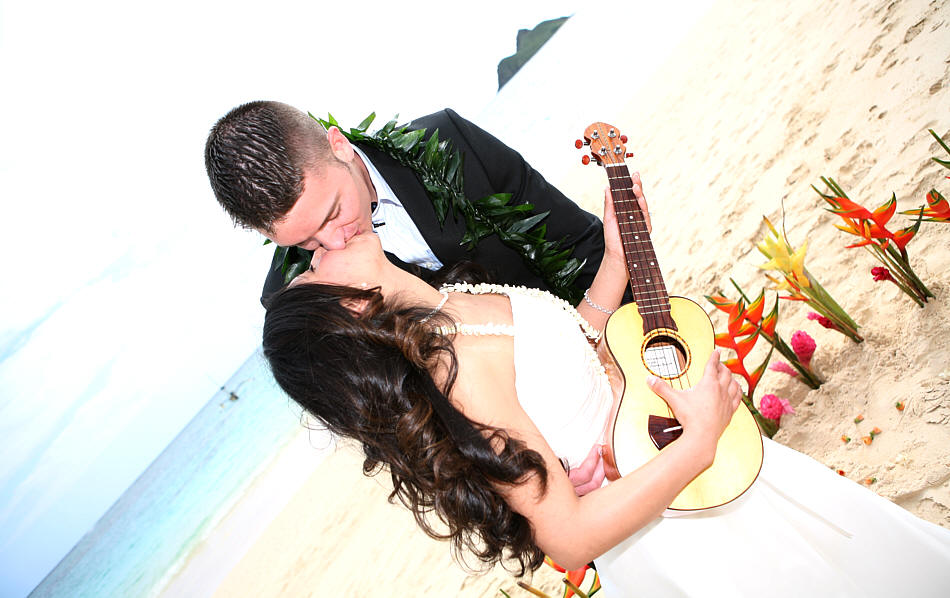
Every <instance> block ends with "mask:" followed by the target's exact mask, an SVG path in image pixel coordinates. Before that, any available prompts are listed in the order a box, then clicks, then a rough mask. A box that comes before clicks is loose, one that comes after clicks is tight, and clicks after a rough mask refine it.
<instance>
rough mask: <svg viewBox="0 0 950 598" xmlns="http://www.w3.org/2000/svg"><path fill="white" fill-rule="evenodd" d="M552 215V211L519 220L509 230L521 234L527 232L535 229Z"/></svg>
mask: <svg viewBox="0 0 950 598" xmlns="http://www.w3.org/2000/svg"><path fill="white" fill-rule="evenodd" d="M550 213H551V212H550V211H547V212H541V213H540V214H535V215H534V216H530V217H528V218H525V219H523V220H519V221H518V222H516V223H515V224H514V225H513V226H512V227H511V228H510V229H509V230H511V231H513V232H519V233H523V232H527V231H529V230H531V229H532V228H534V226H535V225H536V224H538V223H539V222H541V221H542V220H544V219H545V218H547V217H548V214H550Z"/></svg>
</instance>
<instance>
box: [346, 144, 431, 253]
mask: <svg viewBox="0 0 950 598" xmlns="http://www.w3.org/2000/svg"><path fill="white" fill-rule="evenodd" d="M353 149H354V150H356V153H357V155H358V156H359V157H360V158H361V159H362V160H363V164H365V165H366V171H367V172H368V173H369V180H370V182H371V183H373V187H374V188H375V189H376V199H377V204H376V209H375V210H373V230H374V231H375V232H376V234H377V235H379V242H380V243H381V244H382V246H383V249H384V250H385V251H388V252H390V253H392V254H394V255H395V256H396V257H398V258H399V259H401V260H402V261H404V262H406V263H407V264H417V265H419V266H422V267H423V268H426V269H428V270H438V269H439V268H441V267H442V262H441V261H439V258H437V257H436V256H435V254H434V253H433V252H432V249H431V248H430V247H429V244H428V243H426V240H425V239H424V238H423V236H422V233H420V232H419V227H417V226H416V223H415V222H413V221H412V218H410V217H409V213H408V212H406V208H404V207H403V205H402V202H401V201H399V198H398V197H396V193H395V192H394V191H393V190H392V188H391V187H390V186H389V183H387V182H386V179H384V178H383V175H382V174H380V172H379V170H377V169H376V166H374V165H373V163H372V162H371V161H370V159H369V158H368V157H367V156H366V154H365V153H363V151H362V150H361V149H360V148H358V147H356V146H355V145H354V146H353Z"/></svg>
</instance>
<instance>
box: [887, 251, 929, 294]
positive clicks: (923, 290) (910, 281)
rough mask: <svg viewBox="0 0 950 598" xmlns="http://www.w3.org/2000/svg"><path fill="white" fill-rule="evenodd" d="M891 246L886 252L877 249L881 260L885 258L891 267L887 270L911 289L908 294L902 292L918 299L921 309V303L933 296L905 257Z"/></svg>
mask: <svg viewBox="0 0 950 598" xmlns="http://www.w3.org/2000/svg"><path fill="white" fill-rule="evenodd" d="M893 245H894V244H893V243H890V244H888V246H887V250H886V251H884V250H881V249H880V248H878V251H880V253H881V255H882V257H883V258H886V259H887V260H888V261H889V262H890V264H891V267H890V268H888V269H889V270H892V271H897V272H898V273H899V274H900V276H901V277H902V278H903V279H904V283H905V284H906V285H907V286H908V287H909V288H910V289H911V291H910V292H908V291H907V290H904V292H905V293H907V294H908V295H911V296H912V297H916V298H917V299H919V301H918V303H919V304H920V306H921V307H923V303H925V302H926V301H927V299H928V298H930V297H933V296H934V294H933V293H931V292H930V289H928V288H927V286H926V285H925V284H924V283H923V281H921V280H920V279H919V278H918V277H917V274H916V273H915V272H914V269H913V268H911V267H910V262H909V261H908V260H907V257H906V256H905V255H903V254H901V253H899V252H898V251H897V250H895V249H894V248H893ZM882 261H884V260H882Z"/></svg>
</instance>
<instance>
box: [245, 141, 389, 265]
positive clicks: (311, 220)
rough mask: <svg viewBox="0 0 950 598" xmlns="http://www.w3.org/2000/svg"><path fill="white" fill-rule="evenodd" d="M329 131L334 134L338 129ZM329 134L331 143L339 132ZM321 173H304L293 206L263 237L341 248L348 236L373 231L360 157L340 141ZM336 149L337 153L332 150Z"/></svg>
mask: <svg viewBox="0 0 950 598" xmlns="http://www.w3.org/2000/svg"><path fill="white" fill-rule="evenodd" d="M333 133H336V134H338V133H339V132H338V131H335V132H333ZM333 133H331V135H329V139H330V141H331V144H333V143H334V141H338V140H339V138H341V137H342V135H338V137H335V136H334V134H333ZM343 142H344V143H343V144H340V143H337V144H336V146H334V147H335V151H334V153H335V154H336V156H337V158H338V160H336V161H331V163H330V164H328V165H327V166H326V167H325V168H324V169H323V172H322V173H319V174H318V173H316V172H309V173H306V174H304V177H303V181H304V186H303V193H301V194H300V197H299V198H298V199H297V203H295V204H294V207H293V208H291V209H290V211H289V212H287V215H286V216H285V217H284V219H283V220H281V221H280V222H276V223H274V225H273V230H272V231H270V232H266V231H261V232H262V233H264V236H266V237H267V238H269V239H270V240H271V241H273V242H275V243H277V244H278V245H280V246H282V247H290V246H292V245H296V246H297V247H301V248H303V249H309V250H314V249H317V248H318V247H323V248H324V249H327V250H330V251H332V250H335V249H343V248H344V247H346V242H347V241H349V240H350V239H351V238H352V237H354V236H356V235H358V234H360V233H365V232H370V231H372V230H373V222H372V210H371V207H370V206H371V204H372V202H374V201H376V190H375V189H374V188H373V185H372V183H371V182H370V180H369V174H368V173H367V172H366V167H365V166H363V162H362V160H360V158H359V156H358V155H356V153H355V152H354V151H353V148H352V147H350V146H349V143H348V142H345V139H344V140H343ZM336 149H339V152H337V151H336Z"/></svg>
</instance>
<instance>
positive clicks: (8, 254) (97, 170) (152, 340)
mask: <svg viewBox="0 0 950 598" xmlns="http://www.w3.org/2000/svg"><path fill="white" fill-rule="evenodd" d="M709 3H710V0H694V1H693V2H692V5H694V6H696V7H697V8H699V7H705V6H707V5H708V4H709ZM470 4H471V5H463V4H459V3H448V2H422V1H408V2H402V3H389V2H387V3H383V2H378V3H377V2H363V3H356V2H349V3H346V2H342V3H337V2H335V3H323V2H316V1H313V0H310V1H298V2H288V1H280V0H275V1H272V2H270V3H268V4H267V7H266V9H265V8H264V5H263V3H259V2H254V3H252V2H243V1H240V0H232V1H228V2H223V1H217V0H214V1H207V2H195V1H191V2H182V1H179V0H169V1H167V2H163V3H159V4H153V5H147V6H145V5H141V3H134V2H127V1H124V2H120V1H114V2H110V1H105V0H88V1H85V2H67V1H55V0H54V1H51V2H42V1H36V2H22V1H19V2H17V1H12V0H0V82H2V83H0V85H2V86H3V92H2V93H0V203H2V212H0V213H2V215H3V223H4V224H5V226H4V227H3V228H4V231H3V235H2V236H0V266H2V270H0V272H2V276H3V280H4V283H5V284H4V288H3V292H2V293H0V438H3V439H4V443H3V444H2V445H0V597H6V596H23V595H25V594H26V593H28V592H29V591H30V590H31V589H32V588H33V587H34V586H35V585H36V584H37V583H38V582H39V581H40V580H41V579H42V578H43V577H44V576H45V575H46V573H48V572H49V571H50V570H51V569H52V568H53V567H54V566H55V565H56V563H58V562H59V560H60V559H61V558H62V557H63V556H65V554H66V553H67V552H68V551H69V550H70V549H71V548H72V546H73V545H74V544H75V543H76V542H77V541H78V540H79V538H80V537H81V536H82V535H83V534H84V533H85V532H87V531H88V530H89V529H91V528H92V526H93V525H94V524H95V522H96V520H97V519H98V518H99V517H100V516H101V515H102V514H103V513H104V512H105V511H106V510H107V509H108V508H109V506H110V505H111V504H112V503H113V502H114V501H115V500H116V499H117V498H118V497H119V495H120V494H121V493H122V492H123V491H124V490H125V489H126V488H127V487H128V486H129V484H131V483H132V482H133V481H134V480H135V478H136V477H137V476H138V475H139V474H140V473H141V472H142V471H143V470H144V469H145V468H146V467H147V466H148V464H149V463H151V461H152V460H153V459H154V458H155V457H156V456H157V455H158V454H159V453H160V452H161V451H162V450H163V449H164V448H165V446H166V445H167V444H168V443H169V442H170V441H171V440H172V439H173V438H174V437H175V435H176V434H177V433H178V432H179V431H180V430H181V428H182V427H183V426H184V425H185V424H187V423H188V421H189V420H190V419H191V418H192V417H193V416H194V414H195V413H196V412H197V411H198V410H199V409H200V408H201V407H202V406H203V405H204V404H205V403H207V401H208V400H209V399H210V398H211V397H212V395H213V394H214V393H215V392H216V391H217V390H218V389H219V388H220V387H221V386H222V384H224V383H225V381H227V380H228V378H230V377H231V375H232V373H233V372H234V371H235V370H236V369H237V368H238V367H239V366H240V365H241V364H242V363H243V362H244V361H245V360H246V359H247V358H248V356H249V355H250V354H251V353H252V352H253V351H254V349H255V348H256V347H257V346H258V345H259V344H260V327H261V323H262V320H263V308H262V307H261V306H260V303H259V301H258V297H259V292H260V286H261V283H262V280H263V273H264V272H265V270H266V267H267V265H268V264H269V261H270V255H271V250H270V249H269V248H265V247H262V246H261V241H262V239H261V237H260V236H259V235H257V234H256V233H250V232H246V231H242V230H240V229H235V228H234V227H233V226H232V224H231V222H230V220H229V219H228V217H227V216H226V215H225V214H224V212H223V211H222V210H221V209H220V208H219V207H218V205H217V203H216V202H215V201H214V200H213V195H212V194H211V190H210V187H209V185H208V182H207V179H206V176H205V173H204V165H203V155H202V151H203V147H204V141H205V136H206V134H207V132H208V130H209V128H210V127H211V125H212V124H214V122H215V121H216V120H217V119H218V118H219V117H221V116H222V115H223V114H224V113H225V112H227V111H228V110H229V109H231V108H232V107H234V106H236V105H239V104H241V103H244V102H246V101H250V100H256V99H276V100H281V101H284V102H287V103H290V104H292V105H295V106H297V107H299V108H301V109H303V110H308V111H311V112H313V113H314V114H316V115H319V116H324V115H326V113H327V112H331V113H332V114H333V115H334V116H335V117H336V118H337V120H338V121H340V122H341V123H343V124H347V125H356V124H358V123H359V122H360V121H361V120H362V119H363V117H365V116H366V115H368V114H369V113H370V112H373V111H375V112H377V114H378V119H379V120H378V121H377V124H382V123H384V122H385V121H387V120H389V119H390V118H391V117H393V116H395V115H397V114H398V115H400V117H401V118H400V120H401V121H408V120H410V119H411V118H412V117H415V116H420V115H423V114H428V113H431V112H434V111H436V110H439V109H441V108H444V107H446V106H451V107H452V108H454V109H455V110H457V111H458V112H459V113H460V114H461V115H462V116H465V117H468V118H470V119H473V120H475V121H476V122H477V123H478V124H481V125H482V126H484V127H486V128H488V129H489V130H490V131H492V132H493V133H495V134H496V135H498V136H499V137H501V138H502V139H503V140H504V141H506V142H508V143H509V144H511V145H512V146H513V147H515V148H517V149H519V150H521V151H522V152H523V153H524V154H525V156H526V157H528V159H529V161H533V160H534V157H535V156H537V155H539V154H540V153H541V152H550V148H551V146H552V145H554V144H555V142H556V143H558V144H560V146H563V148H564V151H563V152H560V153H559V154H558V155H559V159H563V160H565V161H570V162H571V163H574V164H576V162H577V160H578V155H577V152H576V151H575V150H574V148H573V139H574V138H575V137H576V136H579V134H580V132H581V131H582V127H580V128H578V130H576V131H571V132H569V133H567V134H564V133H561V132H556V133H555V132H554V131H553V130H552V129H551V127H549V126H548V124H549V122H550V121H549V120H546V119H545V118H543V117H542V118H538V119H536V122H533V124H532V125H531V126H528V125H527V124H525V123H524V122H523V121H519V120H518V119H517V118H516V117H513V116H511V115H510V114H509V115H506V114H502V112H501V111H499V110H494V109H493V107H494V106H495V105H496V104H497V102H498V101H499V98H501V97H503V96H504V95H505V94H506V93H519V92H518V89H519V88H521V89H522V90H525V89H527V91H522V92H521V93H526V94H528V95H531V96H535V95H536V96H537V97H546V98H547V101H546V102H545V104H546V105H545V106H539V107H538V108H539V109H540V108H544V109H547V110H554V109H557V110H561V111H572V112H577V113H578V114H579V118H581V119H582V120H583V124H584V125H586V124H588V122H590V121H593V120H601V119H604V120H606V119H607V117H609V115H603V116H602V115H601V113H600V112H598V110H599V107H598V106H597V101H598V100H597V99H596V94H590V93H588V92H589V91H591V90H589V89H585V87H584V83H583V82H586V81H587V79H586V77H585V76H584V75H585V73H584V72H583V69H581V68H575V69H574V70H575V71H577V73H575V74H576V75H577V76H578V78H579V80H578V81H571V82H568V81H561V80H557V81H552V80H551V77H550V76H549V75H548V74H547V73H546V72H540V71H537V72H535V71H532V68H533V67H532V64H531V63H529V64H528V65H527V66H526V67H525V68H524V69H523V70H522V72H521V73H519V75H518V76H517V77H515V78H514V79H513V80H512V81H511V82H510V83H509V84H508V86H506V88H505V90H503V92H502V93H501V94H498V95H497V96H496V89H497V71H496V68H497V64H498V62H499V61H500V60H501V59H502V58H504V57H506V56H509V55H511V54H513V53H514V51H515V37H516V34H517V31H518V29H520V28H531V27H534V26H535V25H536V24H537V23H539V22H541V21H543V20H546V19H550V18H556V17H560V16H567V15H570V14H572V13H575V11H577V13H578V14H577V16H576V17H575V19H572V21H568V23H567V24H565V26H564V29H563V30H562V31H567V30H569V29H570V28H572V27H573V28H575V31H574V33H573V34H572V36H573V37H572V38H571V39H574V40H577V39H583V40H584V41H585V44H584V45H581V46H580V47H577V46H576V45H574V44H572V45H565V44H564V43H560V44H559V43H558V36H557V35H556V36H555V37H554V38H553V39H552V41H551V43H550V44H549V45H548V46H546V47H545V48H544V49H542V52H550V53H552V58H551V59H552V60H554V61H557V63H558V64H564V63H565V61H572V64H574V65H577V64H578V63H579V64H581V65H584V67H585V68H586V65H588V64H589V65H590V68H593V67H594V66H595V65H596V62H597V61H596V60H595V58H596V52H597V51H599V50H597V49H596V48H595V47H594V46H590V45H586V41H587V36H588V35H590V36H592V37H591V38H590V41H591V42H593V41H594V40H595V37H593V36H596V35H598V34H599V33H601V31H600V30H599V29H598V27H600V25H601V23H604V27H605V29H604V31H603V32H602V33H609V34H610V35H609V36H607V37H608V38H609V39H610V40H618V39H621V38H622V39H624V40H625V41H622V42H619V43H620V44H621V45H620V46H617V47H616V49H615V47H614V45H613V44H615V43H618V42H616V41H611V42H610V44H611V45H610V50H611V52H614V51H621V52H622V53H623V56H625V57H633V56H653V57H656V56H658V55H662V53H663V51H664V50H665V49H668V48H667V46H672V45H674V44H675V43H676V42H677V40H678V38H677V36H678V35H684V34H685V33H684V32H685V31H687V30H688V27H687V26H686V23H685V20H686V19H685V18H684V14H688V11H684V9H683V6H682V4H677V5H676V6H675V7H671V8H669V9H662V8H659V7H658V5H657V6H654V5H653V3H649V2H640V3H636V8H629V6H633V4H629V5H628V4H625V5H624V6H625V7H626V8H620V9H619V10H621V11H628V12H627V14H626V15H625V18H626V20H628V21H632V19H633V17H632V16H631V13H632V11H634V10H636V11H637V16H638V17H643V18H644V21H645V22H652V23H653V27H650V28H641V29H640V30H639V32H638V33H635V35H631V34H623V31H622V30H620V28H619V27H618V23H620V22H621V21H624V19H620V20H619V21H615V22H611V21H610V20H609V19H595V18H593V16H592V15H591V14H590V13H585V9H584V8H578V4H577V3H576V2H572V1H567V0H530V1H522V2H510V1H499V0H488V1H482V2H477V3H470ZM611 10H614V11H616V10H618V8H617V7H616V6H615V7H613V8H612V9H611ZM650 11H654V12H655V13H656V14H652V15H651V14H649V13H650ZM660 11H662V12H663V14H660ZM700 12H701V11H698V10H697V11H695V15H699V14H700ZM585 15H586V16H587V20H583V17H584V16H585ZM651 16H652V17H653V20H652V21H651V20H650V18H649V17H651ZM697 18H698V17H697ZM661 22H662V23H661ZM658 24H662V26H658ZM582 27H583V28H584V30H580V28H582ZM588 29H589V30H590V31H588ZM627 29H628V30H629V29H631V28H627ZM562 37H563V36H562ZM638 44H639V45H638ZM555 52H560V54H557V55H554V54H553V53H555ZM627 59H629V58H627ZM612 64H613V65H614V66H616V63H615V62H614V63H612ZM648 74H649V72H648V70H645V69H644V68H643V67H642V65H641V67H639V68H638V70H636V71H632V70H631V71H630V76H627V77H623V78H622V80H620V81H616V82H614V84H613V85H612V87H611V89H612V91H614V92H615V93H617V94H619V97H625V96H624V95H623V94H625V93H628V92H629V91H630V89H631V88H630V87H629V86H630V85H634V84H637V83H638V82H639V81H640V80H642V79H645V78H646V76H647V75H648ZM559 79H560V78H559ZM624 85H626V86H627V87H624ZM614 97H618V96H614ZM600 101H601V102H602V103H603V105H606V104H607V103H608V101H609V102H613V101H614V100H612V99H611V98H601V100H600ZM555 106H556V108H555ZM595 112H596V114H594V113H595ZM529 140H531V141H529ZM559 151H560V150H559ZM560 156H563V158H560Z"/></svg>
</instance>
